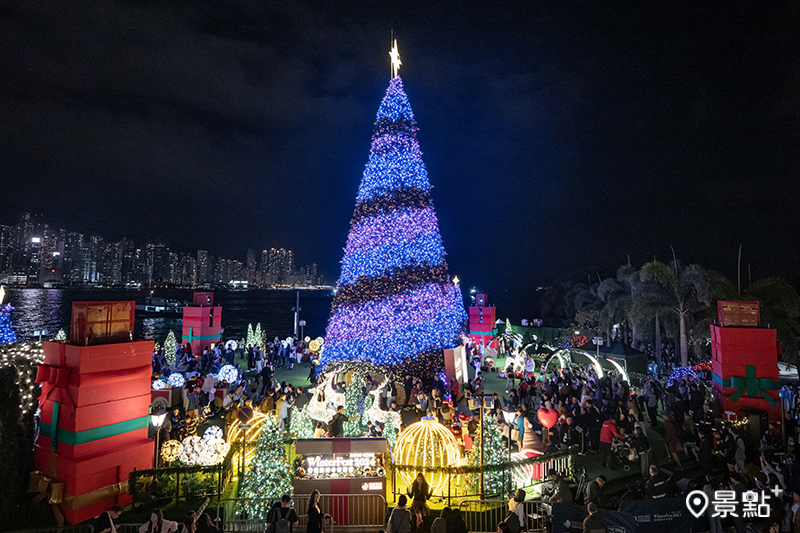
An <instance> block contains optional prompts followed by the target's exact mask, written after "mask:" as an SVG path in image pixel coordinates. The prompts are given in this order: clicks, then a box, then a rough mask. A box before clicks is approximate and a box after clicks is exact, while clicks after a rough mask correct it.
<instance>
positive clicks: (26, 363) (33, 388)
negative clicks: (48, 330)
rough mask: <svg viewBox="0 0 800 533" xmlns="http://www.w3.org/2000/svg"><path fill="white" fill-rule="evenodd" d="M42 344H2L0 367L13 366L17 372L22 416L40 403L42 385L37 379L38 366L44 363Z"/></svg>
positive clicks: (0, 346)
mask: <svg viewBox="0 0 800 533" xmlns="http://www.w3.org/2000/svg"><path fill="white" fill-rule="evenodd" d="M42 346H43V345H42V343H41V342H26V343H17V344H5V345H0V368H2V367H7V366H12V367H14V369H15V370H16V373H17V377H16V385H17V388H18V389H19V404H18V405H19V409H20V415H21V416H25V415H26V414H27V413H28V412H29V411H31V410H34V409H36V407H37V405H38V397H39V393H40V391H41V387H40V385H38V384H37V383H36V382H35V381H36V370H37V366H38V365H39V364H40V363H44V349H43V347H42ZM6 392H7V393H10V392H11V391H6Z"/></svg>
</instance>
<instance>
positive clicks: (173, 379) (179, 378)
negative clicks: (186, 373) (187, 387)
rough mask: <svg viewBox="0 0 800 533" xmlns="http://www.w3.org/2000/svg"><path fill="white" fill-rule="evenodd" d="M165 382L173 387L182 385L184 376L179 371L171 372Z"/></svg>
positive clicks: (184, 381) (184, 379)
mask: <svg viewBox="0 0 800 533" xmlns="http://www.w3.org/2000/svg"><path fill="white" fill-rule="evenodd" d="M167 383H169V384H170V385H172V386H173V387H183V384H184V383H186V378H184V377H183V374H181V373H179V372H173V373H172V374H170V375H169V377H168V378H167Z"/></svg>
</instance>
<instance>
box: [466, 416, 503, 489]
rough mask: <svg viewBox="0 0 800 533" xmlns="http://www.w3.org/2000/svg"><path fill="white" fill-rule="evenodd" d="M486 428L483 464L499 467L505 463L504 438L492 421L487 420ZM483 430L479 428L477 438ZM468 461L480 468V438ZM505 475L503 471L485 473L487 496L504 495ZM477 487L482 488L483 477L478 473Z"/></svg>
mask: <svg viewBox="0 0 800 533" xmlns="http://www.w3.org/2000/svg"><path fill="white" fill-rule="evenodd" d="M485 424H486V426H485V427H484V429H483V464H484V466H490V465H499V464H502V463H503V462H505V460H506V455H505V453H503V452H504V450H506V447H505V446H504V445H503V438H502V437H501V436H500V433H498V432H497V424H495V423H494V422H493V421H491V420H485ZM480 431H481V428H480V426H478V431H477V432H476V437H478V436H479V435H480V434H481V433H480ZM467 459H468V461H469V464H470V466H480V464H481V443H480V438H476V439H475V446H473V447H472V449H471V450H469V452H467ZM504 475H505V474H504V473H503V472H502V471H496V472H491V471H485V472H484V473H483V490H484V493H485V494H502V493H503V482H504ZM474 483H475V486H476V487H480V483H481V475H480V473H476V474H475V477H474Z"/></svg>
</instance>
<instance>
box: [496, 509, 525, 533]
mask: <svg viewBox="0 0 800 533" xmlns="http://www.w3.org/2000/svg"><path fill="white" fill-rule="evenodd" d="M501 523H502V524H505V526H506V527H505V531H510V532H511V533H520V531H522V525H521V524H520V523H519V516H517V513H515V512H512V511H509V512H508V514H507V515H506V519H505V520H503V521H502V522H501Z"/></svg>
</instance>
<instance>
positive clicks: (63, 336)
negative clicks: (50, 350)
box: [53, 329, 67, 341]
mask: <svg viewBox="0 0 800 533" xmlns="http://www.w3.org/2000/svg"><path fill="white" fill-rule="evenodd" d="M53 340H54V341H65V340H67V334H66V333H64V330H63V329H59V330H58V333H56V336H55V337H53Z"/></svg>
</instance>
